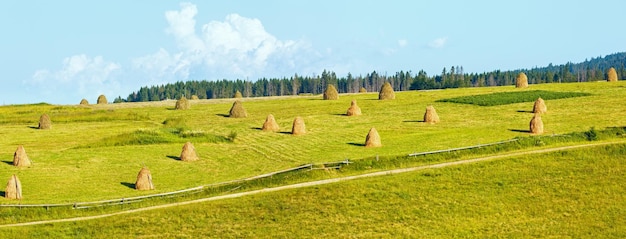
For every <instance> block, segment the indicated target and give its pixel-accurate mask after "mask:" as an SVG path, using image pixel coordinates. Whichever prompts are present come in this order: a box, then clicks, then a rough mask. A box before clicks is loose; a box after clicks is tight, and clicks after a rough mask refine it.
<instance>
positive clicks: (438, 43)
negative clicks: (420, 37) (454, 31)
mask: <svg viewBox="0 0 626 239" xmlns="http://www.w3.org/2000/svg"><path fill="white" fill-rule="evenodd" d="M447 42H448V37H440V38H437V39H435V40H433V41H431V42H430V43H428V46H429V47H431V48H443V47H444V46H445V45H446V43H447Z"/></svg>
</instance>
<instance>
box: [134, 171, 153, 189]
mask: <svg viewBox="0 0 626 239" xmlns="http://www.w3.org/2000/svg"><path fill="white" fill-rule="evenodd" d="M135 189H137V190H152V189H154V184H152V174H150V170H149V169H148V168H146V167H143V168H141V170H139V174H137V181H136V182H135Z"/></svg>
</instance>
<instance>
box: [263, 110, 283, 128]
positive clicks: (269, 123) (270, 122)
mask: <svg viewBox="0 0 626 239" xmlns="http://www.w3.org/2000/svg"><path fill="white" fill-rule="evenodd" d="M261 130H263V131H274V132H276V131H279V130H280V127H279V126H278V124H277V123H276V119H274V115H272V114H269V115H267V118H266V119H265V122H264V123H263V127H262V128H261Z"/></svg>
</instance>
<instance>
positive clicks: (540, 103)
mask: <svg viewBox="0 0 626 239" xmlns="http://www.w3.org/2000/svg"><path fill="white" fill-rule="evenodd" d="M546 112H548V107H547V106H546V102H545V101H544V100H543V99H541V97H539V98H537V100H536V101H535V104H534V105H533V113H535V114H543V113H546Z"/></svg>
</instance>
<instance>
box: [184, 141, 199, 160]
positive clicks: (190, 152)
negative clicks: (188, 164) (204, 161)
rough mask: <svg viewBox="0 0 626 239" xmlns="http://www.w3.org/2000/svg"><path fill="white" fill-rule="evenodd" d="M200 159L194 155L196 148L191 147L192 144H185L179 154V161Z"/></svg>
mask: <svg viewBox="0 0 626 239" xmlns="http://www.w3.org/2000/svg"><path fill="white" fill-rule="evenodd" d="M198 159H200V158H199V157H198V154H197V153H196V148H195V147H193V144H192V143H191V142H186V143H185V145H183V151H182V152H181V153H180V160H181V161H196V160H198Z"/></svg>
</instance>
